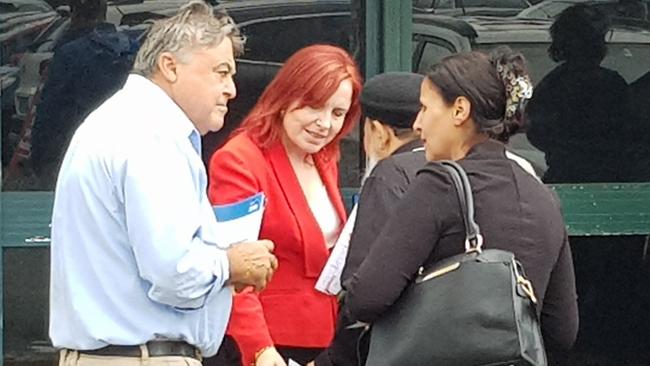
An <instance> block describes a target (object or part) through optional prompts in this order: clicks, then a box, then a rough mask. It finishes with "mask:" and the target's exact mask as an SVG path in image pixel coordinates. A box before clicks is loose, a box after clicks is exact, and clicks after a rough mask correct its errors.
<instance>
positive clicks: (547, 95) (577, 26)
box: [527, 4, 633, 183]
mask: <svg viewBox="0 0 650 366" xmlns="http://www.w3.org/2000/svg"><path fill="white" fill-rule="evenodd" d="M609 27H610V24H609V19H608V18H607V17H606V16H605V14H603V13H602V12H601V11H600V10H598V9H596V8H593V7H590V6H588V5H585V4H578V5H575V6H572V7H570V8H567V9H566V10H564V11H563V12H562V13H561V14H560V15H559V17H558V18H557V19H556V21H555V22H554V23H553V25H552V26H551V38H552V43H551V46H550V47H549V50H548V53H549V56H550V57H551V59H552V60H553V61H555V62H560V65H559V66H557V67H556V68H555V69H554V70H553V71H551V72H550V73H549V74H548V75H546V76H545V77H544V79H543V80H542V81H541V82H540V83H539V84H538V85H537V87H536V88H535V95H534V96H533V98H532V100H531V101H530V103H529V105H528V109H527V115H528V118H529V121H528V123H529V126H528V131H527V135H528V139H529V140H530V142H531V143H532V144H533V145H535V146H536V147H537V148H539V149H540V150H542V151H543V152H544V153H545V154H546V162H547V164H548V166H549V169H548V171H547V172H546V174H545V175H544V181H545V182H547V183H577V182H620V181H626V180H628V177H629V174H630V171H629V167H628V166H627V165H626V164H625V163H626V162H630V159H629V156H628V155H627V153H626V151H627V150H626V149H627V146H628V145H629V144H630V143H632V141H633V140H632V139H631V137H632V136H631V135H632V134H631V133H630V131H631V129H630V126H629V125H630V121H631V118H630V112H629V111H630V97H629V92H628V86H627V83H626V82H625V80H624V79H623V77H621V75H619V74H618V73H617V72H616V71H612V70H609V69H606V68H604V67H602V66H600V64H601V62H602V61H603V59H604V58H605V55H606V54H607V45H606V43H605V36H606V35H607V32H608V31H609ZM595 157H597V158H596V159H595Z"/></svg>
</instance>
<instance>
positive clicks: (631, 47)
mask: <svg viewBox="0 0 650 366" xmlns="http://www.w3.org/2000/svg"><path fill="white" fill-rule="evenodd" d="M602 65H603V66H604V67H607V68H610V69H612V70H616V71H618V73H619V74H621V76H623V78H624V79H625V81H627V82H628V83H632V82H633V81H635V80H637V79H638V78H640V77H641V76H643V74H645V73H646V72H648V70H649V69H650V44H624V43H618V44H610V46H609V48H608V52H607V56H605V60H603V63H602Z"/></svg>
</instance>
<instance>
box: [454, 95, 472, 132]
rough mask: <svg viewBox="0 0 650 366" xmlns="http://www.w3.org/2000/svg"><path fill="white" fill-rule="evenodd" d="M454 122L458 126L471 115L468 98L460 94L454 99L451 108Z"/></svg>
mask: <svg viewBox="0 0 650 366" xmlns="http://www.w3.org/2000/svg"><path fill="white" fill-rule="evenodd" d="M452 113H453V118H454V124H455V125H456V126H460V125H462V124H463V123H465V121H467V120H468V119H469V118H470V116H471V115H472V103H470V101H469V99H467V98H465V97H463V96H460V97H458V98H456V100H455V101H454V105H453V109H452Z"/></svg>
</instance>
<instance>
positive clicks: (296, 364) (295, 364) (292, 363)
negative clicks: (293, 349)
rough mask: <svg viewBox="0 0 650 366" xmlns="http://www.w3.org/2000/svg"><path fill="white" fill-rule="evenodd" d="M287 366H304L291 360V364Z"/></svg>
mask: <svg viewBox="0 0 650 366" xmlns="http://www.w3.org/2000/svg"><path fill="white" fill-rule="evenodd" d="M287 366H302V365H301V364H299V363H298V362H296V361H294V360H292V359H289V363H288V364H287Z"/></svg>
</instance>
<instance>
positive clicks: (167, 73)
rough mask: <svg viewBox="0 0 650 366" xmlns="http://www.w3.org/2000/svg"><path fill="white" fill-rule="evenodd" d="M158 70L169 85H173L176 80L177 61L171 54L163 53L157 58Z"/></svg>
mask: <svg viewBox="0 0 650 366" xmlns="http://www.w3.org/2000/svg"><path fill="white" fill-rule="evenodd" d="M158 69H159V70H160V74H161V75H162V77H163V78H165V80H167V81H168V82H169V83H174V82H176V79H178V74H177V73H178V59H177V58H176V56H174V54H172V53H171V52H163V53H161V54H160V56H158Z"/></svg>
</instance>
